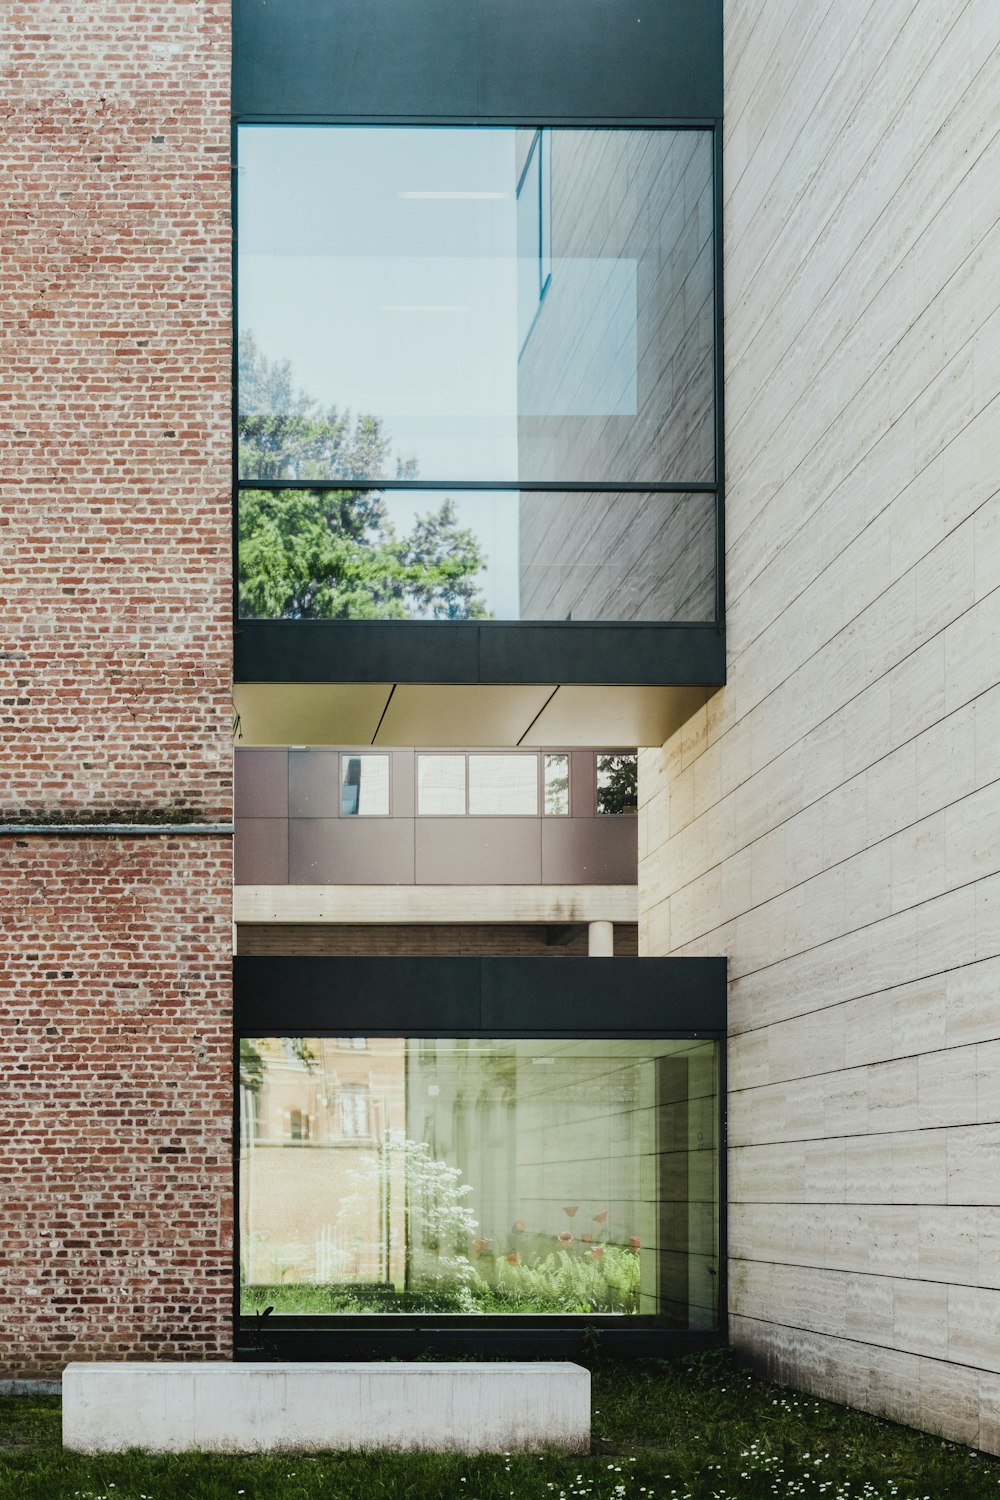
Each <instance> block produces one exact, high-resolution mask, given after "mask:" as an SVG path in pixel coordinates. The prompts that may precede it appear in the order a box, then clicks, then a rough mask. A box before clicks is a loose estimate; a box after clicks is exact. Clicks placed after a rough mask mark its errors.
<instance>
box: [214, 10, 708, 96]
mask: <svg viewBox="0 0 1000 1500" xmlns="http://www.w3.org/2000/svg"><path fill="white" fill-rule="evenodd" d="M233 33H234V69H233V110H234V113H235V115H236V116H237V117H238V118H249V117H253V118H263V117H266V118H269V119H281V118H297V119H303V118H311V119H324V118H327V119H328V118H333V117H337V118H345V117H347V118H354V119H359V120H364V119H378V118H383V119H384V118H386V117H395V118H411V119H440V120H448V119H466V120H469V119H484V118H485V119H496V120H506V119H520V118H531V119H533V120H535V121H537V122H541V121H544V120H552V119H566V118H586V119H639V118H645V119H650V120H660V119H670V120H672V121H684V120H709V119H714V118H718V117H720V116H721V114H722V0H545V3H544V4H539V3H538V0H234V5H233Z"/></svg>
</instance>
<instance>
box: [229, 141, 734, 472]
mask: <svg viewBox="0 0 1000 1500" xmlns="http://www.w3.org/2000/svg"><path fill="white" fill-rule="evenodd" d="M238 222H239V460H240V477H241V479H242V480H244V481H247V480H250V481H253V480H263V481H272V482H273V481H276V480H282V479H285V480H316V481H317V482H318V483H320V484H323V483H334V482H338V481H345V480H346V481H350V480H353V481H355V482H358V483H364V482H371V481H376V480H380V479H392V480H405V479H419V480H422V481H428V480H430V481H442V482H445V483H448V482H451V481H458V480H464V481H491V480H492V481H495V482H497V483H503V482H511V481H513V482H516V481H522V482H555V483H559V482H562V483H568V482H574V483H588V484H594V485H614V484H615V483H618V484H627V483H632V484H644V485H645V484H651V485H656V484H658V483H663V482H674V483H692V482H697V483H705V482H710V481H712V479H713V477H714V404H713V391H714V374H713V365H714V347H713V337H714V294H713V189H712V146H711V134H710V132H706V131H698V130H691V131H669V130H570V129H565V130H562V129H553V130H549V129H545V130H530V129H514V128H464V127H441V128H427V127H421V128H415V127H405V128H403V127H399V128H397V127H389V126H382V127H341V126H336V127H331V126H300V127H297V128H294V129H291V128H284V127H275V126H266V125H254V126H244V127H242V128H241V130H240V141H239V192H238Z"/></svg>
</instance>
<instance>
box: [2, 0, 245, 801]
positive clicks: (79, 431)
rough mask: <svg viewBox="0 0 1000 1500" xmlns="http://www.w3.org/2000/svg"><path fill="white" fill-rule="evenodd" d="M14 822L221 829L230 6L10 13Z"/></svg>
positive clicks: (6, 277) (5, 402)
mask: <svg viewBox="0 0 1000 1500" xmlns="http://www.w3.org/2000/svg"><path fill="white" fill-rule="evenodd" d="M3 32H4V43H5V46H4V48H3V49H0V94H2V96H3V99H4V105H5V107H4V111H3V113H4V131H3V140H4V144H3V146H2V147H0V156H2V157H3V158H4V168H5V170H4V173H3V180H4V191H3V195H2V203H0V218H2V220H3V223H4V237H5V258H4V273H3V304H4V315H3V319H2V320H0V371H2V372H3V373H2V375H0V467H2V469H3V470H4V471H5V473H6V476H7V477H6V479H5V485H4V495H5V499H4V501H3V510H2V515H0V559H2V561H0V599H2V603H0V611H2V614H0V649H2V651H3V652H4V653H9V654H7V655H5V657H4V658H3V659H0V728H2V731H3V736H4V741H5V746H6V748H5V752H4V766H5V769H4V775H3V781H2V783H0V813H4V812H6V813H12V812H13V813H18V812H21V813H23V812H26V811H33V810H37V811H41V810H43V809H45V810H49V811H51V810H52V809H54V808H59V809H65V810H68V811H71V812H73V813H74V814H77V813H79V812H80V811H81V810H85V809H87V808H91V807H95V808H101V807H103V808H107V809H110V808H115V807H118V806H121V805H126V806H129V805H140V806H141V805H149V804H162V803H163V802H164V801H171V802H174V803H177V804H185V805H190V806H192V807H194V808H197V809H198V810H200V811H201V812H202V813H204V814H205V815H208V816H215V815H217V814H222V815H224V816H228V815H229V805H230V791H229V779H230V758H229V746H228V734H227V732H226V731H227V725H228V723H229V716H230V712H231V708H230V702H231V694H230V669H229V663H230V652H231V631H230V627H229V618H230V616H229V610H230V603H229V592H230V586H231V563H230V542H229V532H230V496H229V456H230V436H229V400H230V397H229V384H230V321H231V311H230V289H229V177H230V173H229V133H228V131H229V122H228V110H229V93H228V69H229V6H228V4H223V3H219V0H155V3H152V0H149V3H143V0H136V3H132V0H129V3H128V4H126V3H125V0H87V3H86V4H85V5H77V6H72V7H67V6H66V5H64V4H61V3H60V4H54V3H51V0H30V3H18V0H13V3H11V4H8V6H7V7H6V9H5V13H4V26H3Z"/></svg>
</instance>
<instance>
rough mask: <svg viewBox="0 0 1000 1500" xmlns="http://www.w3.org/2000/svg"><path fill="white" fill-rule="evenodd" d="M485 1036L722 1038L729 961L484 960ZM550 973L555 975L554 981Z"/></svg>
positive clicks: (693, 959)
mask: <svg viewBox="0 0 1000 1500" xmlns="http://www.w3.org/2000/svg"><path fill="white" fill-rule="evenodd" d="M481 962H482V966H483V993H482V1028H483V1032H484V1034H485V1035H487V1036H494V1035H496V1034H497V1033H498V1032H501V1031H506V1032H516V1033H521V1032H530V1031H533V1030H538V1029H539V1028H540V1027H544V1028H545V1030H546V1031H548V1030H551V1031H552V1032H555V1033H567V1034H571V1035H574V1036H586V1035H587V1034H588V1033H590V1032H595V1031H596V1032H603V1033H605V1034H608V1033H611V1032H614V1033H615V1034H616V1035H619V1036H627V1035H628V1034H629V1033H630V1032H639V1033H642V1032H646V1033H653V1034H656V1033H663V1032H668V1033H675V1032H692V1031H713V1032H721V1031H724V1030H725V1025H726V960H725V959H724V958H577V957H567V958H563V959H560V960H559V964H558V968H557V966H556V965H555V964H552V963H551V962H550V961H549V960H548V959H544V958H541V959H537V958H516V959H505V958H484V959H482V960H481ZM553 969H557V971H556V972H555V973H553V972H552V971H553Z"/></svg>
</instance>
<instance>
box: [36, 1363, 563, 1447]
mask: <svg viewBox="0 0 1000 1500" xmlns="http://www.w3.org/2000/svg"><path fill="white" fill-rule="evenodd" d="M63 1443H64V1445H65V1446H66V1447H67V1448H70V1449H72V1450H74V1451H75V1452H81V1453H111V1452H117V1451H119V1450H121V1449H123V1448H142V1449H144V1450H145V1451H146V1452H149V1453H177V1452H185V1451H187V1450H191V1449H198V1450H201V1451H213V1452H232V1453H259V1452H266V1451H272V1450H277V1451H280V1450H282V1449H297V1450H301V1449H307V1450H319V1449H327V1450H329V1449H375V1448H391V1449H419V1448H424V1449H430V1450H445V1449H448V1450H454V1451H457V1452H463V1453H475V1452H507V1451H510V1452H516V1451H517V1450H519V1449H535V1448H547V1447H555V1448H562V1449H565V1450H568V1451H570V1452H574V1453H586V1452H587V1451H588V1449H589V1447H590V1372H589V1371H588V1370H585V1369H584V1368H583V1367H582V1366H580V1365H574V1364H570V1363H569V1362H559V1363H556V1362H552V1363H543V1362H541V1361H540V1362H538V1363H537V1364H535V1363H524V1364H514V1363H500V1362H498V1363H495V1364H485V1363H484V1364H472V1363H458V1362H456V1363H441V1364H423V1363H412V1362H400V1363H394V1364H364V1363H357V1364H301V1365H297V1364H249V1363H248V1364H222V1363H219V1364H178V1363H172V1362H167V1361H164V1362H162V1363H156V1364H139V1363H135V1364H129V1363H121V1364H119V1363H114V1364H83V1363H79V1364H70V1365H67V1367H66V1369H65V1371H64V1372H63Z"/></svg>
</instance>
